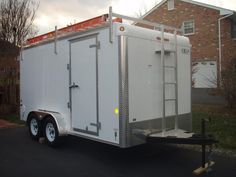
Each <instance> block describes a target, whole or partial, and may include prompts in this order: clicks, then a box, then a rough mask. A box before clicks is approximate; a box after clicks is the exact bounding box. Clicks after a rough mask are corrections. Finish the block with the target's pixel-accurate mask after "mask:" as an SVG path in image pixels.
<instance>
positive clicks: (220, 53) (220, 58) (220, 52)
mask: <svg viewBox="0 0 236 177" xmlns="http://www.w3.org/2000/svg"><path fill="white" fill-rule="evenodd" d="M233 14H234V13H233V12H232V13H230V14H228V15H225V16H223V17H220V18H219V19H218V39H219V76H220V78H221V72H222V47H221V20H223V19H225V18H228V17H229V16H231V15H233Z"/></svg>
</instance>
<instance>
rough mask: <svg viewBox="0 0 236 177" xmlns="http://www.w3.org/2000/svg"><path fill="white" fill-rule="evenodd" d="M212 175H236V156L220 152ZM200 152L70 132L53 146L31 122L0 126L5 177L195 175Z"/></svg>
mask: <svg viewBox="0 0 236 177" xmlns="http://www.w3.org/2000/svg"><path fill="white" fill-rule="evenodd" d="M215 161H216V165H215V167H214V169H213V172H212V173H210V174H208V175H206V174H205V175H202V176H212V177H213V176H214V177H236V159H231V158H226V157H220V156H216V157H215ZM199 162H200V153H199V152H194V151H191V150H186V149H181V148H178V147H173V146H154V145H144V146H138V147H135V148H130V149H119V148H116V147H113V146H110V145H105V144H101V143H97V142H93V141H89V140H84V139H81V138H75V137H69V138H68V139H67V141H66V144H65V145H64V146H62V147H60V148H57V149H53V148H50V147H48V146H46V145H44V144H39V143H38V142H34V141H32V140H30V138H29V135H28V132H27V129H26V127H18V128H9V129H0V176H1V177H26V176H27V177H49V176H50V177H67V176H68V177H73V176H76V177H190V176H194V175H192V170H193V169H195V168H196V167H198V166H199V165H200V164H199Z"/></svg>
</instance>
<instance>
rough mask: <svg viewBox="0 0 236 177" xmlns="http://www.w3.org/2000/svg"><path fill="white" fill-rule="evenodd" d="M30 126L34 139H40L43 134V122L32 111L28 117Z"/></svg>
mask: <svg viewBox="0 0 236 177" xmlns="http://www.w3.org/2000/svg"><path fill="white" fill-rule="evenodd" d="M28 128H29V133H30V136H31V138H32V139H33V140H39V138H40V137H41V135H42V128H41V122H40V120H39V118H38V116H37V115H36V114H34V113H31V114H30V115H29V118H28Z"/></svg>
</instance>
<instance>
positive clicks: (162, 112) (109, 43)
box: [20, 12, 192, 147]
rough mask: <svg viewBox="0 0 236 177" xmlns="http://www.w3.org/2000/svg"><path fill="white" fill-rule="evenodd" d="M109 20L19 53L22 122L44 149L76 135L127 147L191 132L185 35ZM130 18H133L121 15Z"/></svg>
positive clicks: (188, 55) (27, 48)
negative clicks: (42, 141) (149, 138)
mask: <svg viewBox="0 0 236 177" xmlns="http://www.w3.org/2000/svg"><path fill="white" fill-rule="evenodd" d="M112 15H113V16H116V17H122V18H125V17H124V16H120V15H118V14H114V13H112V12H110V18H109V19H110V21H109V22H105V23H102V24H100V25H99V26H96V27H91V28H89V29H86V30H80V31H77V32H70V33H65V34H57V31H56V32H55V33H56V35H55V37H54V38H51V39H47V40H42V41H40V42H38V43H34V44H31V45H27V46H25V47H24V48H23V50H22V53H21V61H20V82H21V83H20V85H21V86H20V95H21V119H22V120H25V121H27V122H28V125H29V130H30V134H31V136H32V137H33V138H34V139H38V138H39V137H40V136H43V135H44V136H45V137H46V140H47V142H48V143H49V144H51V145H54V144H56V143H57V141H58V139H59V138H60V137H61V136H65V135H75V136H80V137H84V138H89V139H92V140H96V141H100V142H105V143H108V144H113V145H116V146H119V147H130V146H134V145H138V144H142V143H145V142H146V135H152V136H161V137H164V136H171V135H176V136H185V134H184V131H190V130H191V125H192V121H191V58H190V57H191V56H190V43H189V40H188V38H186V37H184V36H180V35H177V33H178V30H177V29H174V28H171V30H173V31H174V33H173V34H171V33H166V32H164V30H165V28H167V29H169V30H170V28H169V27H165V26H162V25H161V26H160V25H158V24H153V23H150V22H144V21H141V20H137V22H140V23H141V22H142V23H145V24H147V25H153V26H155V27H160V28H161V30H160V31H157V30H152V29H147V28H142V27H138V26H134V25H129V24H123V23H118V22H113V21H112ZM128 19H129V20H133V18H128Z"/></svg>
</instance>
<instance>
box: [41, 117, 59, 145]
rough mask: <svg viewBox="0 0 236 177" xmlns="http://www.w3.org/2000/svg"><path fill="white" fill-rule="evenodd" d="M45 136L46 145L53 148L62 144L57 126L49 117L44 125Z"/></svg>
mask: <svg viewBox="0 0 236 177" xmlns="http://www.w3.org/2000/svg"><path fill="white" fill-rule="evenodd" d="M44 136H45V141H46V143H47V144H48V145H49V146H51V147H57V146H58V145H60V144H61V137H60V136H59V132H58V128H57V124H56V122H55V120H54V119H53V118H52V117H47V118H46V120H45V123H44Z"/></svg>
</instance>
